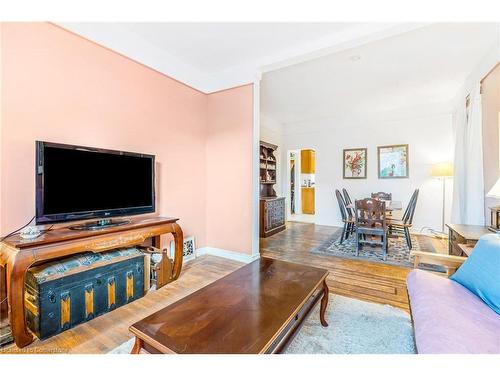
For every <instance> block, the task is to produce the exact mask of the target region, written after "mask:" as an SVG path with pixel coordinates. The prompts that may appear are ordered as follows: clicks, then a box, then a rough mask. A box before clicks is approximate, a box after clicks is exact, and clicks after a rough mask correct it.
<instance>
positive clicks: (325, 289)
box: [319, 279, 329, 327]
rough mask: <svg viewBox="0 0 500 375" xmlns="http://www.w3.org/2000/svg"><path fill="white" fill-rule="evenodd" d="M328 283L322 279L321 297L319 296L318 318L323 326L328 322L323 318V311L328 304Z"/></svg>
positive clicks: (326, 325)
mask: <svg viewBox="0 0 500 375" xmlns="http://www.w3.org/2000/svg"><path fill="white" fill-rule="evenodd" d="M328 293H329V290H328V285H326V279H325V280H323V298H321V308H320V310H319V320H320V321H321V325H322V326H323V327H328V323H327V322H326V320H325V311H326V307H327V306H328Z"/></svg>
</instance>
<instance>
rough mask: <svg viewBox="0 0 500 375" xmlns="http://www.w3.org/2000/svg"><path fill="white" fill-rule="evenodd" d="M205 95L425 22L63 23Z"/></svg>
mask: <svg viewBox="0 0 500 375" xmlns="http://www.w3.org/2000/svg"><path fill="white" fill-rule="evenodd" d="M60 25H61V26H62V27H64V28H66V29H69V30H71V31H73V32H75V33H77V34H80V35H82V36H84V37H86V38H88V39H90V40H93V41H95V42H97V43H99V44H101V45H103V46H106V47H108V48H110V49H112V50H115V51H117V52H120V53H121V54H123V55H125V56H128V57H130V58H132V59H134V60H136V61H139V62H141V63H143V64H145V65H147V66H150V67H152V68H154V69H156V70H158V71H160V72H162V73H165V74H167V75H169V76H171V77H173V78H175V79H177V80H179V81H181V82H184V83H186V84H187V85H189V86H192V87H194V88H196V89H198V90H200V91H203V92H207V93H208V92H214V91H218V90H222V89H226V88H230V87H234V86H238V85H242V84H246V83H250V82H254V81H255V80H256V79H258V78H260V73H261V72H262V71H269V70H272V69H275V68H279V67H283V66H287V65H289V64H293V63H297V62H302V61H305V60H307V59H310V58H315V57H318V56H322V55H325V54H328V53H332V52H335V51H339V50H342V49H345V48H352V47H353V46H356V45H360V44H362V43H367V42H370V41H374V40H378V39H380V38H385V37H388V36H392V35H397V34H399V33H402V32H406V31H408V30H413V29H415V28H419V27H422V25H423V24H411V23H407V24H401V23H398V24H395V23H60Z"/></svg>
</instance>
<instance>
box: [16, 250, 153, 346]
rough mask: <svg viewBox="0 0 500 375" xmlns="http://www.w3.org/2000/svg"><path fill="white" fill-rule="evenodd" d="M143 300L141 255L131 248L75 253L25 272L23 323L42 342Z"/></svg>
mask: <svg viewBox="0 0 500 375" xmlns="http://www.w3.org/2000/svg"><path fill="white" fill-rule="evenodd" d="M143 295H144V254H143V253H141V252H140V251H139V250H137V249H136V248H130V249H120V250H114V251H109V252H105V253H98V254H94V253H86V254H80V255H77V256H73V257H69V258H65V259H63V260H58V261H55V262H50V263H46V264H42V265H39V266H35V267H32V268H30V269H29V271H28V273H27V275H26V295H25V302H26V310H27V314H26V319H27V323H28V327H29V328H30V330H31V331H33V333H35V334H36V335H37V336H38V337H39V338H40V339H45V338H48V337H50V336H53V335H55V334H57V333H59V332H62V331H64V330H67V329H69V328H71V327H74V326H76V325H78V324H80V323H83V322H86V321H88V320H91V319H93V318H95V317H96V316H99V315H102V314H104V313H106V312H108V311H111V310H113V309H115V308H117V307H119V306H123V305H125V304H127V303H129V302H132V301H133V300H135V299H138V298H140V297H142V296H143Z"/></svg>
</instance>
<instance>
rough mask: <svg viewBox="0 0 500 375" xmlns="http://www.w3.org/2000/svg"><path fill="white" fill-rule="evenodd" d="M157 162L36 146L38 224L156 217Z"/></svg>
mask: <svg viewBox="0 0 500 375" xmlns="http://www.w3.org/2000/svg"><path fill="white" fill-rule="evenodd" d="M154 165H155V164H154V156H153V155H145V154H137V153H131V152H123V151H113V150H103V149H96V148H90V147H80V146H70V145H61V144H55V143H48V142H37V187H36V189H37V197H36V201H37V202H36V203H37V223H49V222H61V221H69V220H82V219H88V218H106V217H112V216H120V215H133V214H141V213H147V212H154V206H155V198H154V196H155V195H154Z"/></svg>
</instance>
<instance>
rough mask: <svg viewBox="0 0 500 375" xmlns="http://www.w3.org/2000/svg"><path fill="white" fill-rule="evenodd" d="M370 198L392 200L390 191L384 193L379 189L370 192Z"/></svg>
mask: <svg viewBox="0 0 500 375" xmlns="http://www.w3.org/2000/svg"><path fill="white" fill-rule="evenodd" d="M371 196H372V198H376V199H383V200H384V201H392V193H384V192H383V191H379V192H378V193H372V195H371Z"/></svg>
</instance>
